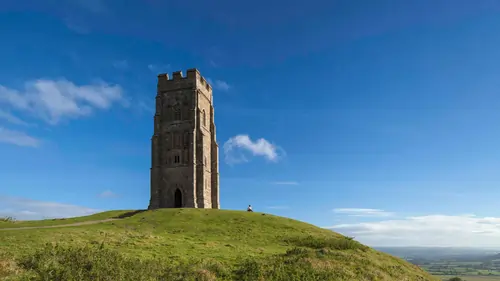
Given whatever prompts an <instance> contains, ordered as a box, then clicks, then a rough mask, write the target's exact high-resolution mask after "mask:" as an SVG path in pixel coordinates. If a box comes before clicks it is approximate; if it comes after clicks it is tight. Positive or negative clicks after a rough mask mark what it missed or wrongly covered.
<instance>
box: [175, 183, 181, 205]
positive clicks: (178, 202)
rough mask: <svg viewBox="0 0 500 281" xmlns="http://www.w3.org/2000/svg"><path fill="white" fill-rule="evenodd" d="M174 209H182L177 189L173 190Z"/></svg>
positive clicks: (179, 192) (179, 193)
mask: <svg viewBox="0 0 500 281" xmlns="http://www.w3.org/2000/svg"><path fill="white" fill-rule="evenodd" d="M174 208H182V193H181V191H180V190H179V189H178V188H177V189H176V190H175V195H174Z"/></svg>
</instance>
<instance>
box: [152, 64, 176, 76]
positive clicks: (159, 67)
mask: <svg viewBox="0 0 500 281" xmlns="http://www.w3.org/2000/svg"><path fill="white" fill-rule="evenodd" d="M148 69H149V70H150V71H151V72H153V73H155V74H160V73H164V72H168V71H170V70H171V66H170V64H149V65H148Z"/></svg>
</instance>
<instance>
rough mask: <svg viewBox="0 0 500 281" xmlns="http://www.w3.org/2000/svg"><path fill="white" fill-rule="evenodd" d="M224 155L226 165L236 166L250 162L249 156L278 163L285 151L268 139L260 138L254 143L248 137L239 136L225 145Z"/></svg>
mask: <svg viewBox="0 0 500 281" xmlns="http://www.w3.org/2000/svg"><path fill="white" fill-rule="evenodd" d="M224 154H225V161H226V163H228V164H236V163H242V162H248V161H249V154H250V156H260V157H264V158H266V159H267V160H269V161H272V162H276V161H278V159H279V158H280V156H282V155H283V154H284V151H283V150H282V149H281V148H279V147H278V146H277V145H275V144H272V143H270V142H269V141H267V140H266V139H263V138H260V139H258V140H256V141H252V140H251V139H250V137H249V136H248V135H237V136H234V137H232V138H230V139H229V140H227V141H226V142H225V143H224Z"/></svg>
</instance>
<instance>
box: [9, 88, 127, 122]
mask: <svg viewBox="0 0 500 281" xmlns="http://www.w3.org/2000/svg"><path fill="white" fill-rule="evenodd" d="M1 103H4V104H7V105H10V106H11V107H12V108H13V109H16V110H18V111H24V112H27V113H29V114H32V115H34V116H36V117H39V118H41V119H43V120H44V121H46V122H48V123H49V124H52V125H55V124H57V123H59V122H60V121H61V119H63V118H77V117H81V116H88V115H90V114H92V113H93V112H94V111H95V109H100V110H105V109H108V108H110V107H111V106H112V105H113V104H114V103H121V104H122V105H124V106H125V105H127V104H126V100H125V99H124V96H123V91H122V88H121V87H120V86H118V85H109V84H107V83H104V82H100V83H94V84H91V85H81V86H78V85H75V84H73V83H72V82H70V81H67V80H55V81H54V80H44V79H40V80H35V81H29V82H27V83H26V84H25V86H24V89H23V90H17V89H10V88H7V87H4V86H2V85H0V104H1Z"/></svg>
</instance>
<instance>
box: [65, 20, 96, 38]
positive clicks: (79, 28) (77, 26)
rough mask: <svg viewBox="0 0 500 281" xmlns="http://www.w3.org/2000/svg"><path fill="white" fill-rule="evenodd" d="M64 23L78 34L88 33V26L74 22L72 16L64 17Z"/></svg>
mask: <svg viewBox="0 0 500 281" xmlns="http://www.w3.org/2000/svg"><path fill="white" fill-rule="evenodd" d="M64 24H65V25H66V27H67V28H68V29H69V30H72V31H74V32H76V33H78V34H88V33H90V28H89V27H88V26H87V25H85V24H83V23H78V22H76V21H75V19H74V18H72V17H66V18H65V19H64Z"/></svg>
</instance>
